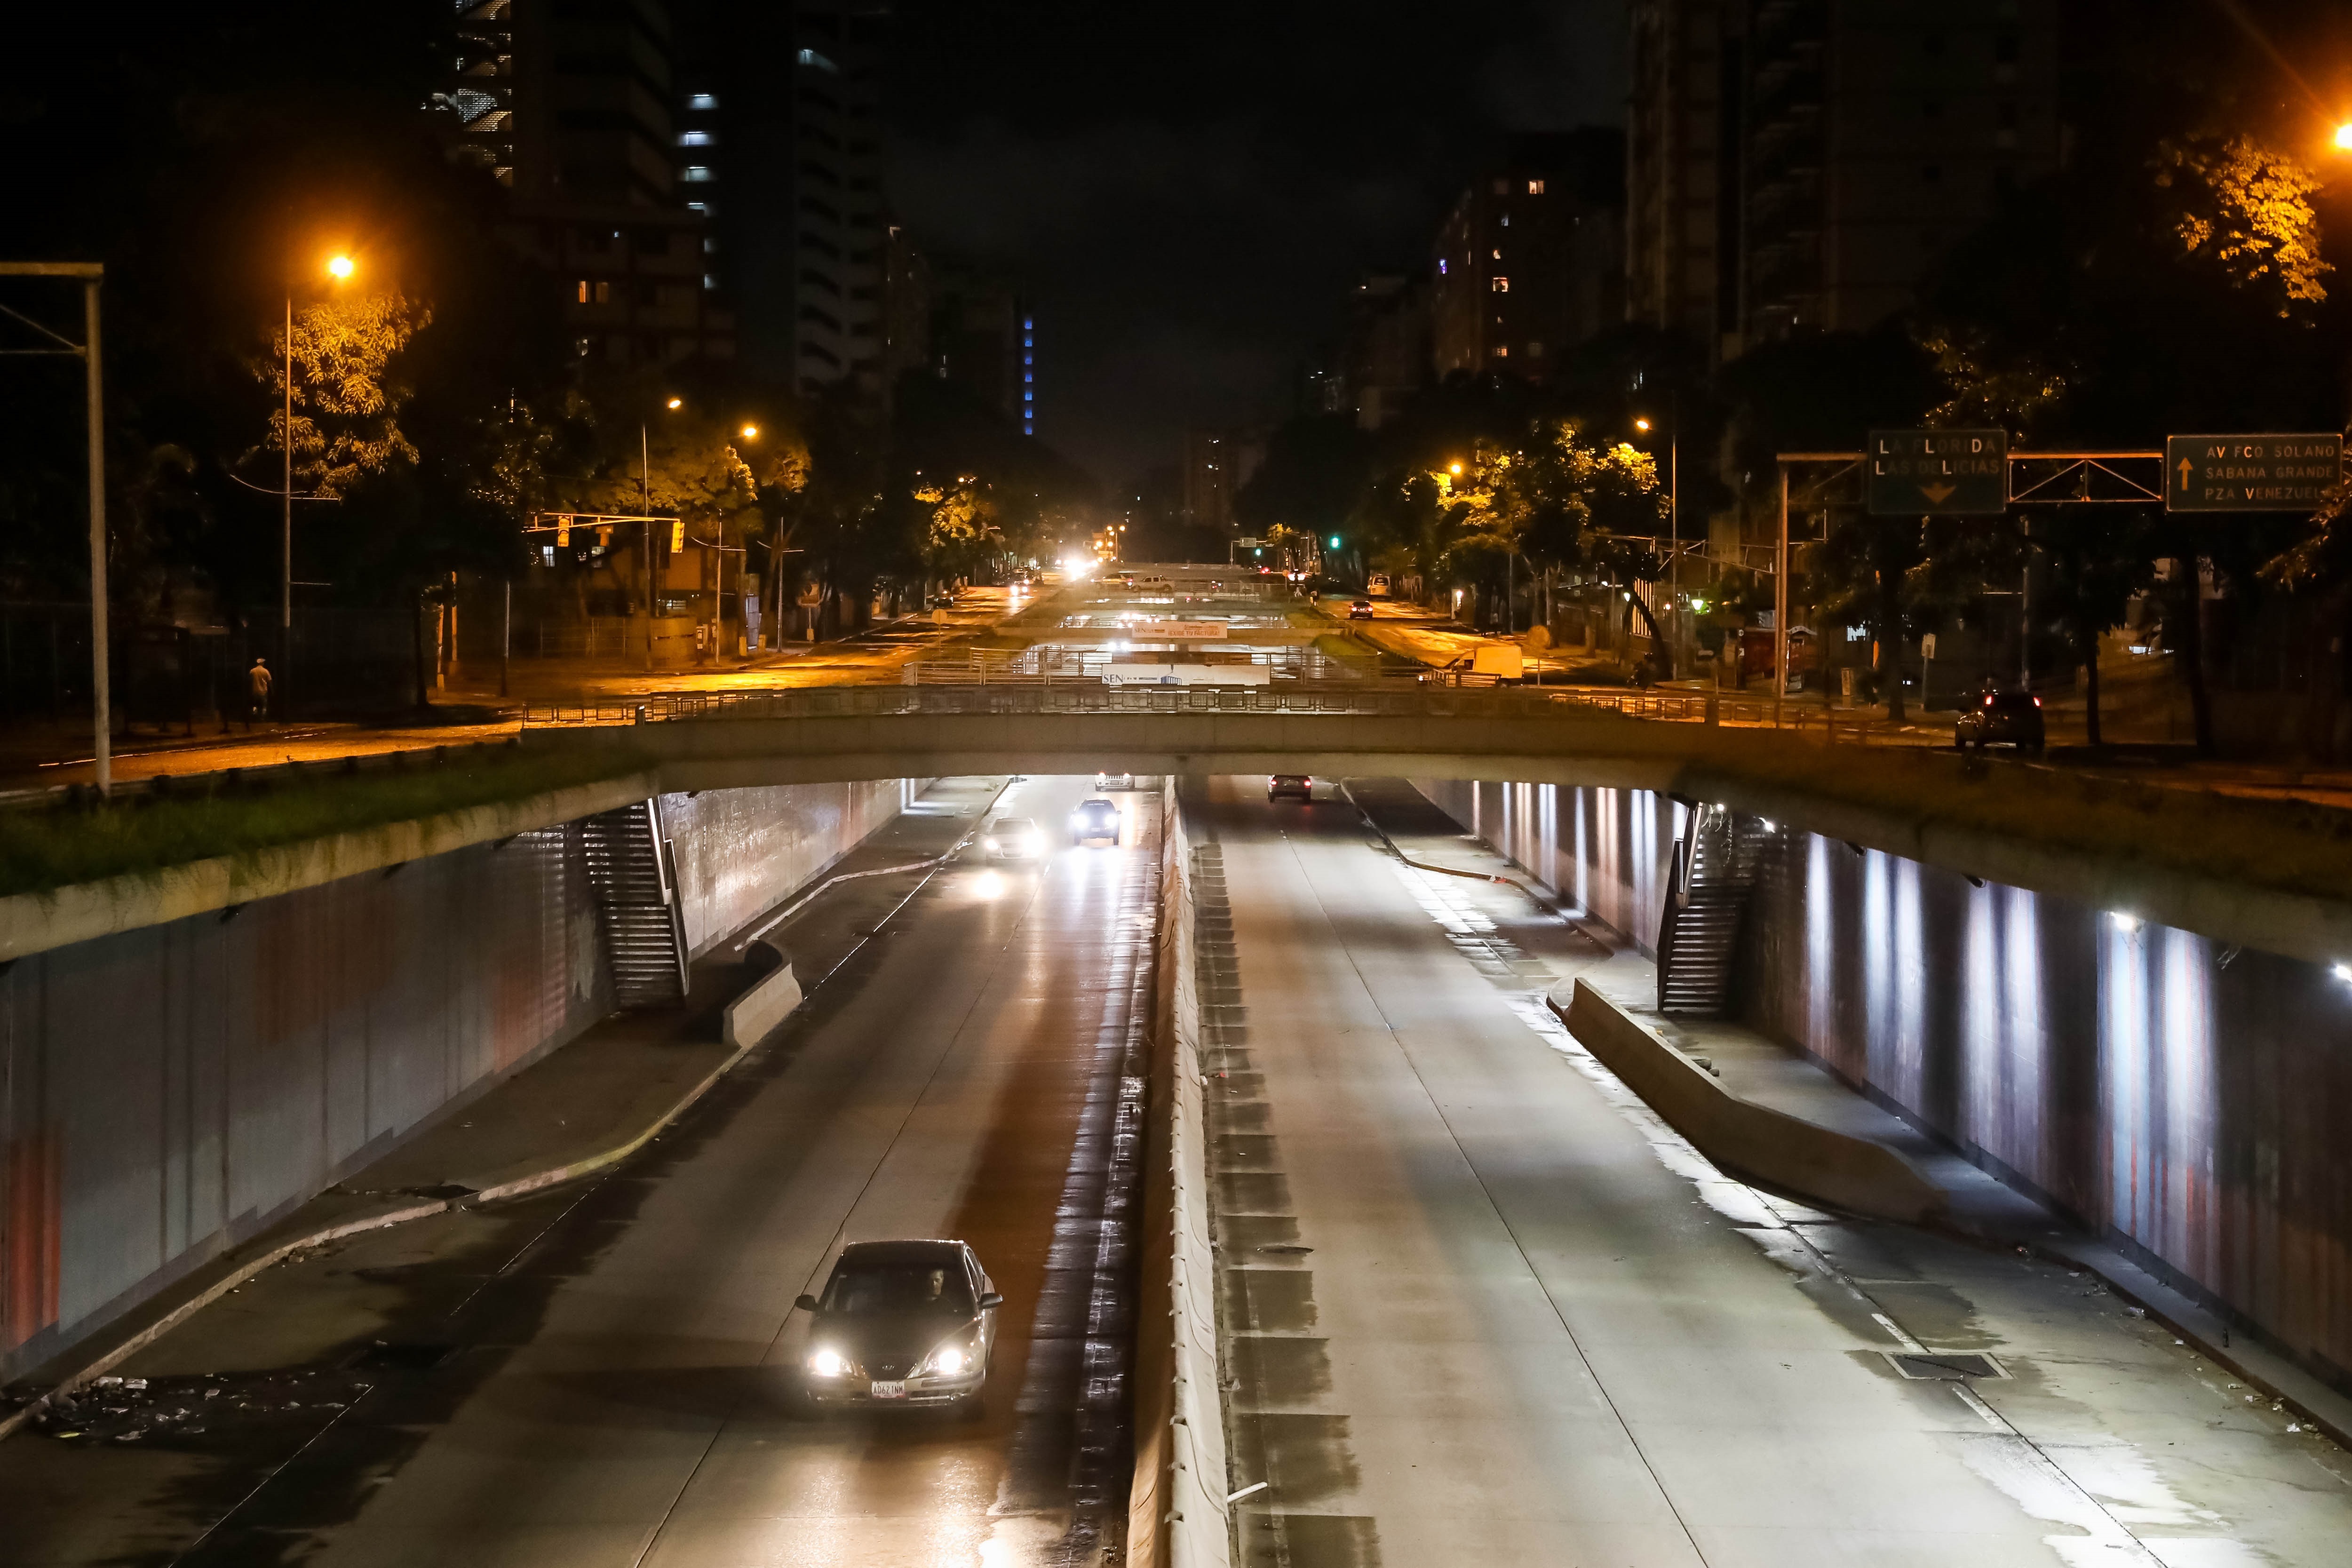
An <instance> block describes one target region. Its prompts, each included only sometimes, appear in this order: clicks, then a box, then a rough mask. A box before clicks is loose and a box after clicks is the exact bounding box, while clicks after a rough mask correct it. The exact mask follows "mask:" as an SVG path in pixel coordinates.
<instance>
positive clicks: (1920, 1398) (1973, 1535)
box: [1186, 779, 2352, 1568]
mask: <svg viewBox="0 0 2352 1568" xmlns="http://www.w3.org/2000/svg"><path fill="white" fill-rule="evenodd" d="M1356 784H1357V787H1356V793H1357V795H1358V796H1359V798H1360V799H1363V800H1366V801H1367V802H1368V803H1369V804H1370V805H1371V806H1372V808H1373V810H1374V811H1375V812H1376V813H1377V814H1378V815H1379V816H1380V817H1381V821H1382V824H1383V826H1387V827H1389V829H1390V831H1391V834H1392V835H1393V836H1394V837H1396V840H1397V842H1398V844H1399V845H1400V847H1403V848H1404V849H1405V850H1406V852H1407V853H1408V854H1411V855H1412V856H1413V858H1417V859H1421V858H1426V859H1432V860H1435V861H1438V862H1441V863H1453V864H1459V865H1465V866H1468V865H1471V864H1473V863H1474V862H1475V861H1476V860H1477V859H1478V858H1479V857H1478V855H1477V852H1476V851H1475V847H1473V846H1470V845H1468V844H1466V843H1465V841H1464V840H1463V838H1462V837H1460V835H1459V830H1458V829H1456V828H1453V827H1452V825H1451V824H1450V823H1448V822H1447V820H1446V819H1445V818H1444V816H1442V814H1439V813H1437V812H1436V811H1435V809H1434V808H1433V807H1431V806H1428V805H1427V804H1426V803H1425V802H1417V801H1416V798H1415V797H1413V796H1412V795H1411V793H1410V792H1409V791H1408V790H1406V789H1405V788H1404V787H1403V786H1402V785H1401V784H1398V783H1396V782H1395V781H1386V782H1383V783H1376V784H1366V783H1365V782H1364V781H1357V782H1356ZM1186 820H1187V831H1188V834H1189V835H1190V837H1191V838H1192V842H1193V843H1195V844H1196V845H1200V846H1202V860H1203V863H1204V864H1213V866H1214V868H1216V871H1217V875H1216V876H1215V878H1214V879H1213V880H1214V882H1215V883H1216V884H1218V888H1217V890H1218V891H1220V892H1221V893H1222V899H1221V900H1216V899H1209V900H1204V902H1203V905H1202V918H1203V920H1204V921H1211V922H1218V921H1225V920H1229V921H1230V925H1229V932H1230V934H1229V936H1227V937H1225V938H1224V939H1223V945H1224V951H1225V952H1227V953H1229V954H1230V956H1229V957H1228V958H1225V959H1223V961H1222V966H1217V965H1210V966H1206V967H1204V969H1203V972H1202V982H1203V984H1204V986H1205V987H1207V988H1206V989H1204V991H1203V994H1202V1016H1203V1019H1204V1027H1207V1028H1208V1029H1209V1030H1210V1037H1209V1038H1208V1039H1207V1040H1206V1041H1205V1042H1204V1045H1205V1047H1206V1048H1205V1050H1204V1057H1203V1067H1204V1068H1205V1070H1206V1071H1207V1072H1208V1073H1209V1075H1210V1079H1209V1094H1208V1096H1207V1106H1208V1115H1209V1119H1210V1129H1211V1133H1212V1143H1211V1149H1210V1173H1211V1181H1212V1189H1213V1198H1214V1201H1215V1205H1216V1209H1217V1219H1216V1226H1217V1235H1218V1240H1219V1245H1220V1252H1219V1260H1220V1271H1219V1272H1220V1288H1221V1296H1222V1300H1223V1309H1224V1318H1223V1330H1224V1331H1225V1333H1226V1335H1227V1340H1226V1350H1227V1355H1228V1371H1229V1373H1230V1374H1231V1375H1232V1377H1233V1379H1234V1390H1233V1396H1232V1397H1233V1401H1234V1405H1233V1413H1232V1416H1231V1427H1232V1434H1233V1471H1232V1477H1231V1479H1232V1485H1233V1487H1234V1489H1240V1488H1243V1487H1245V1486H1249V1485H1252V1484H1254V1483H1255V1482H1258V1481H1265V1482H1267V1483H1269V1484H1268V1487H1267V1489H1266V1490H1265V1491H1262V1492H1259V1493H1257V1494H1256V1495H1255V1497H1253V1498H1251V1499H1249V1500H1245V1501H1244V1502H1242V1503H1240V1504H1238V1505H1237V1508H1238V1510H1239V1528H1238V1534H1239V1537H1240V1542H1241V1548H1242V1552H1241V1557H1240V1561H1241V1562H1242V1563H1247V1564H1254V1565H1255V1564H1268V1565H1271V1564H1277V1563H1278V1564H1282V1565H1284V1568H1341V1565H1345V1568H1368V1565H1370V1564H1377V1563H1386V1564H1390V1565H1391V1568H1402V1565H1407V1564H1411V1565H1416V1568H1417V1565H1419V1564H1423V1563H1480V1564H1520V1563H1525V1564H1529V1565H1535V1564H1543V1565H1547V1568H1549V1565H1553V1564H1562V1563H1591V1564H1601V1563H1607V1564H1612V1565H1614V1564H1629V1565H1635V1568H1652V1565H1659V1564H1699V1563H1704V1564H1706V1565H1708V1568H1732V1565H1738V1568H1749V1565H1783V1564H1785V1565H1789V1568H1795V1565H1798V1564H1803V1565H1806V1568H1812V1565H1817V1564H1829V1563H1839V1564H1846V1563H1851V1564H1857V1565H1858V1564H1865V1563H1866V1564H1889V1563H1901V1564H1905V1565H1906V1568H1924V1565H1927V1564H1936V1565H1952V1568H1963V1565H1965V1568H2015V1565H2019V1564H2032V1563H2051V1564H2064V1565H2070V1568H2072V1565H2086V1564H2106V1563H2116V1564H2142V1565H2153V1564H2163V1565H2166V1568H2210V1565H2215V1564H2231V1565H2236V1564H2252V1563H2290V1564H2312V1565H2315V1568H2316V1565H2319V1564H2333V1563H2341V1562H2343V1561H2345V1556H2346V1553H2345V1547H2344V1542H2347V1541H2352V1462H2347V1456H2346V1455H2345V1454H2344V1453H2343V1451H2342V1450H2340V1449H2338V1448H2336V1447H2335V1446H2334V1445H2332V1444H2330V1443H2328V1442H2327V1441H2326V1439H2325V1438H2324V1437H2321V1436H2317V1435H2315V1434H2313V1433H2311V1432H2308V1431H2305V1430H2300V1429H2298V1425H2297V1423H2296V1422H2295V1420H2294V1416H2293V1415H2292V1413H2291V1412H2286V1411H2282V1410H2276V1409H2273V1408H2272V1407H2271V1406H2270V1405H2269V1404H2268V1402H2267V1401H2265V1400H2263V1398H2262V1397H2261V1396H2259V1395H2257V1394H2254V1392H2253V1391H2252V1390H2250V1389H2247V1388H2245V1387H2242V1386H2240V1385H2238V1384H2236V1383H2235V1382H2234V1381H2233V1380H2232V1378H2231V1376H2230V1374H2229V1373H2227V1372H2226V1371H2225V1370H2223V1369H2221V1368H2219V1367H2216V1366H2215V1365H2213V1364H2212V1363H2210V1362H2209V1361H2207V1360H2205V1359H2204V1358H2203V1357H2201V1356H2200V1355H2198V1354H2197V1353H2196V1352H2194V1351H2193V1350H2192V1349H2191V1348H2190V1347H2188V1346H2185V1345H2182V1344H2180V1343H2179V1342H2177V1341H2175V1340H2174V1339H2173V1337H2172V1336H2171V1335H2170V1334H2169V1333H2168V1331H2165V1330H2163V1329H2162V1328H2161V1327H2159V1326H2158V1325H2156V1324H2153V1323H2151V1322H2150V1321H2148V1320H2147V1319H2146V1318H2145V1317H2143V1316H2139V1315H2137V1313H2136V1312H2135V1310H2133V1309H2132V1308H2130V1307H2129V1306H2128V1305H2127V1304H2126V1303H2125V1302H2123V1301H2122V1300H2119V1299H2118V1298H2116V1296H2115V1295H2113V1294H2112V1293H2111V1292H2109V1291H2108V1290H2107V1289H2105V1287H2104V1286H2102V1285H2101V1284H2100V1283H2099V1282H2098V1281H2097V1280H2096V1279H2092V1278H2089V1277H2087V1276H2085V1275H2084V1274H2083V1273H2081V1272H2080V1271H2079V1270H2076V1269H2074V1268H2069V1267H2067V1266H2066V1265H2065V1264H2063V1262H2053V1261H2048V1260H2043V1259H2040V1258H2029V1257H2019V1256H2016V1255H2014V1254H2012V1253H2009V1252H2005V1251H1999V1250H1993V1249H1990V1248H1983V1247H1973V1246H1970V1245H1969V1244H1967V1243H1966V1242H1963V1241H1961V1240H1958V1239H1955V1238H1951V1237H1942V1236H1937V1235H1931V1234H1928V1233H1926V1232H1922V1231H1917V1230H1913V1229H1910V1228H1908V1227H1905V1226H1893V1225H1883V1224H1877V1223H1874V1222H1865V1221H1857V1220H1853V1219H1850V1218H1847V1217H1845V1216H1842V1215H1831V1214H1825V1213H1822V1212H1820V1211H1818V1210H1814V1209H1811V1208H1809V1207H1807V1206H1805V1205H1801V1204H1798V1203H1795V1202H1792V1201H1790V1200H1788V1199H1786V1198H1782V1197H1779V1196H1776V1195H1774V1194H1769V1193H1765V1192H1761V1191H1759V1190H1757V1189H1755V1188H1753V1187H1750V1186H1748V1185H1747V1184H1743V1183H1740V1182H1738V1181H1734V1180H1732V1179H1730V1178H1728V1177H1727V1176H1725V1175H1724V1174H1723V1173H1720V1172H1718V1171H1717V1170H1716V1169H1715V1168H1714V1167H1713V1166H1712V1165H1711V1164H1709V1163H1707V1162H1706V1160H1705V1159H1704V1158H1703V1157H1702V1156H1700V1155H1699V1154H1698V1152H1696V1150H1694V1149H1692V1148H1691V1147H1690V1145H1689V1144H1688V1143H1687V1142H1684V1141H1683V1140H1682V1139H1681V1138H1680V1137H1678V1136H1677V1135H1676V1134H1675V1132H1674V1131H1672V1130H1671V1129H1670V1128H1668V1127H1666V1126H1665V1125H1664V1123H1663V1122H1662V1121H1659V1120H1658V1119H1657V1118H1656V1117H1655V1116H1654V1114H1653V1113H1652V1112H1650V1110H1648V1108H1647V1107H1646V1106H1645V1105H1643V1102H1642V1101H1641V1100H1639V1098H1638V1097H1636V1096H1634V1095H1633V1093H1632V1092H1631V1091H1630V1090H1628V1089H1625V1088H1624V1087H1623V1085H1622V1084H1621V1083H1620V1082H1618V1080H1617V1079H1615V1078H1614V1077H1613V1076H1612V1075H1611V1074H1610V1073H1609V1072H1608V1071H1607V1070H1606V1069H1605V1068H1601V1066H1600V1064H1599V1063H1598V1062H1597V1061H1595V1060H1594V1059H1593V1058H1591V1056H1590V1054H1589V1053H1586V1052H1585V1051H1584V1050H1583V1049H1582V1048H1581V1047H1579V1046H1578V1045H1577V1044H1576V1043H1575V1041H1574V1040H1573V1039H1572V1038H1570V1037H1569V1036H1568V1035H1567V1034H1566V1033H1565V1031H1564V1030H1562V1029H1561V1028H1560V1026H1559V1023H1558V1020H1557V1019H1555V1018H1553V1017H1552V1016H1551V1015H1550V1014H1549V1011H1548V1010H1547V1009H1546V1008H1545V1007H1544V1005H1543V1002H1542V997H1543V994H1544V993H1545V992H1546V991H1547V990H1548V989H1549V988H1550V987H1551V986H1553V985H1556V984H1559V982H1560V981H1561V980H1563V979H1565V978H1568V977H1570V976H1572V975H1574V974H1575V973H1577V972H1578V971H1579V970H1580V968H1583V967H1585V966H1587V965H1590V964H1592V963H1599V962H1601V961H1603V959H1604V958H1605V957H1606V954H1607V948H1606V947H1605V946H1604V945H1603V943H1602V942H1600V941H1596V940H1595V938H1594V936H1593V935H1592V934H1591V933H1588V932H1586V931H1582V930H1580V928H1578V927H1577V926H1575V925H1574V924H1572V923H1570V922H1569V921H1563V920H1561V919H1559V918H1558V917H1557V916H1555V915H1553V914H1551V913H1549V911H1546V910H1541V909H1538V907H1537V906H1536V905H1535V904H1533V903H1532V902H1531V901H1530V900H1528V898H1527V897H1526V896H1525V895H1524V894H1523V893H1521V892H1519V891H1517V890H1515V889H1509V888H1504V887H1497V886H1494V885H1491V884H1483V883H1479V882H1474V881H1469V880H1465V879H1460V878H1454V877H1447V876H1443V875H1438V874H1433V873H1428V872H1423V871H1419V870H1415V869H1412V868H1408V867H1406V866H1403V865H1402V864H1401V863H1400V862H1399V861H1398V860H1397V859H1395V858H1393V857H1391V855H1389V854H1388V853H1386V852H1385V851H1384V850H1383V849H1382V848H1381V846H1380V845H1379V842H1378V840H1377V839H1374V838H1371V837H1370V836H1369V835H1368V834H1367V832H1366V830H1365V829H1364V827H1363V826H1362V825H1361V822H1360V818H1359V816H1358V815H1357V813H1356V811H1355V810H1354V809H1353V808H1351V807H1350V806H1349V805H1347V804H1346V803H1345V802H1339V801H1333V802H1325V801H1322V800H1318V801H1317V802H1315V803H1314V804H1312V805H1297V804H1292V803H1287V802H1286V803H1283V804H1281V805H1269V804H1267V803H1266V802H1265V799H1264V795H1263V786H1262V785H1261V784H1259V783H1258V781H1256V780H1255V779H1246V780H1218V781H1214V782H1213V784H1212V785H1211V786H1210V787H1208V788H1207V789H1206V790H1205V791H1203V792H1202V795H1199V796H1197V797H1196V796H1195V795H1193V794H1192V793H1191V791H1190V790H1189V788H1188V794H1187V810H1186ZM1204 929H1206V928H1204ZM1965 1357H1979V1358H1982V1359H1981V1360H1980V1361H1969V1360H1964V1359H1962V1358H1965Z"/></svg>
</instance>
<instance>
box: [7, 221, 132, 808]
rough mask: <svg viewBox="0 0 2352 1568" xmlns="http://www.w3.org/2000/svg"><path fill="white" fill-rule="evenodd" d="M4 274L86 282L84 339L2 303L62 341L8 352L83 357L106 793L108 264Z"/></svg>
mask: <svg viewBox="0 0 2352 1568" xmlns="http://www.w3.org/2000/svg"><path fill="white" fill-rule="evenodd" d="M0 278H71V279H75V280H76V281H78V282H79V283H80V284H81V310H82V341H81V342H79V343H76V342H72V341H71V340H69V339H68V338H66V337H64V336H61V335H60V334H58V333H57V332H53V331H49V329H48V328H47V327H44V326H42V325H41V324H40V323H39V322H37V321H32V320H30V319H29V318H27V317H25V316H20V315H17V313H16V311H14V310H8V309H7V308H6V307H5V306H0V314H5V315H8V316H11V317H14V318H15V319H16V321H21V322H23V323H24V324H25V325H26V326H29V327H31V328H32V329H33V330H34V331H37V332H38V333H40V334H41V335H42V336H43V337H45V338H47V339H48V340H49V341H50V342H52V343H54V344H56V345H57V346H56V347H54V348H36V349H11V350H8V351H6V352H8V353H30V354H71V355H73V356H74V357H76V358H78V359H79V360H80V361H81V363H82V384H83V390H84V393H85V394H86V405H85V415H86V418H87V422H88V428H89V672H90V710H91V711H90V718H91V728H92V735H91V741H92V742H93V746H94V749H93V750H92V752H91V753H90V756H91V760H92V762H93V763H95V764H96V767H95V770H94V773H93V775H92V776H93V777H94V778H95V779H96V781H97V784H98V793H99V795H100V796H101V797H103V796H106V795H112V794H113V793H114V758H113V755H112V750H111V747H112V740H113V737H112V734H111V731H112V730H113V727H114V722H113V713H112V711H111V709H110V705H109V698H110V692H109V691H108V687H109V686H110V684H111V680H112V676H111V673H110V670H109V668H108V664H107V655H108V652H109V650H108V647H107V636H108V633H107V627H106V399H105V394H104V389H103V387H102V385H101V384H100V375H99V344H98V289H99V285H100V283H102V282H104V281H105V279H106V268H104V267H102V266H100V264H99V263H97V262H94V261H0Z"/></svg>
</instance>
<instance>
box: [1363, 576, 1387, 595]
mask: <svg viewBox="0 0 2352 1568" xmlns="http://www.w3.org/2000/svg"><path fill="white" fill-rule="evenodd" d="M1364 591H1365V592H1366V593H1368V594H1373V595H1381V594H1386V593H1387V592H1388V591H1389V574H1387V573H1385V572H1375V573H1373V574H1372V575H1371V578H1370V581H1369V582H1367V583H1366V584H1364Z"/></svg>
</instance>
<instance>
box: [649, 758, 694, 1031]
mask: <svg viewBox="0 0 2352 1568" xmlns="http://www.w3.org/2000/svg"><path fill="white" fill-rule="evenodd" d="M646 833H647V835H648V836H649V837H651V838H652V840H653V851H654V882H655V885H656V887H658V888H659V889H661V900H662V908H663V909H664V910H667V912H668V915H669V946H670V956H671V957H672V958H673V959H675V960H676V961H677V995H678V1000H679V1001H681V1002H682V1001H684V1000H685V999H686V997H687V994H688V991H690V990H691V989H692V987H693V984H694V978H693V970H692V966H691V965H689V964H688V963H687V961H686V900H683V899H681V898H679V897H678V896H677V876H676V872H677V846H676V845H674V844H672V843H671V842H670V838H669V835H668V834H667V833H666V832H664V831H663V829H662V816H661V796H659V795H647V796H646Z"/></svg>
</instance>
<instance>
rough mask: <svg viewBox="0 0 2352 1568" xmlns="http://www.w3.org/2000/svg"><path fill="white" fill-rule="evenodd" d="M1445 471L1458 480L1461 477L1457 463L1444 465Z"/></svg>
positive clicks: (1460, 470)
mask: <svg viewBox="0 0 2352 1568" xmlns="http://www.w3.org/2000/svg"><path fill="white" fill-rule="evenodd" d="M1445 471H1446V472H1447V473H1449V474H1452V475H1454V477H1455V478H1456V479H1459V478H1461V476H1462V465H1461V464H1459V463H1449V464H1447V465H1446V468H1445Z"/></svg>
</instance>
